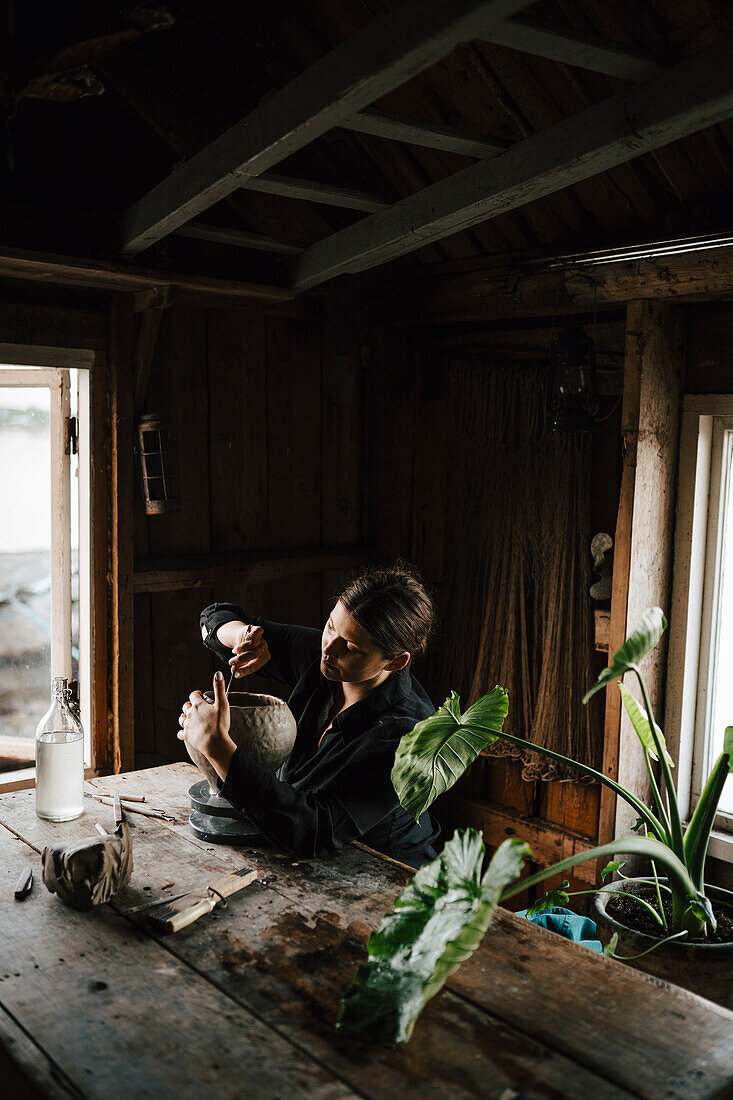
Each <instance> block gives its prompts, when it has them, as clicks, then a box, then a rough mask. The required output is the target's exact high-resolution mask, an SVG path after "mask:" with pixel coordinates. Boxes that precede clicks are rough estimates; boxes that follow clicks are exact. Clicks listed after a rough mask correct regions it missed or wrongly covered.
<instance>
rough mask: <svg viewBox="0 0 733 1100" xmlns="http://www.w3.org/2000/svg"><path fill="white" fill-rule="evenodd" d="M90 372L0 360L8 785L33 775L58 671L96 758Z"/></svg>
mask: <svg viewBox="0 0 733 1100" xmlns="http://www.w3.org/2000/svg"><path fill="white" fill-rule="evenodd" d="M87 425H88V371H85V370H76V369H65V368H45V367H44V368H33V367H7V368H6V367H2V366H0V469H1V470H2V477H0V515H2V517H3V520H2V523H0V786H2V785H7V783H8V782H9V781H13V785H17V784H18V783H19V782H20V781H22V780H25V779H27V778H30V777H32V775H33V769H32V764H33V759H34V734H35V727H36V725H37V723H38V721H39V719H40V718H41V717H42V716H43V714H44V713H45V711H46V710H47V708H48V706H49V702H50V685H51V678H52V677H53V676H66V677H68V678H69V679H73V680H76V681H77V682H78V683H79V695H80V703H81V708H82V722H83V724H84V729H85V733H86V735H87V744H86V746H85V750H86V751H85V760H86V761H87V762H89V760H90V745H89V733H90V713H89V700H90V692H89V682H90V675H89V656H90V647H89V634H90V630H89V491H88V486H89V461H88V447H87V438H88V432H87Z"/></svg>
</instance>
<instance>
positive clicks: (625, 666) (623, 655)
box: [583, 607, 667, 703]
mask: <svg viewBox="0 0 733 1100" xmlns="http://www.w3.org/2000/svg"><path fill="white" fill-rule="evenodd" d="M666 629H667V620H666V619H665V617H664V612H663V611H662V609H661V607H648V608H647V609H646V611H645V612H644V614H643V615H642V616H641V622H640V623H639V625H638V626H637V628H636V630H634V631H633V632H632V633H631V634H629V636H628V638H627V639H626V641H625V642H624V644H623V645H622V646H621V648H620V649H618V650H617V651H616V652H615V653H614V655H613V661H612V662H611V664H610V665H609V666H608V667H607V668H604V670H603V672H602V673H601V674H600V676H599V677H598V679H597V680H596V682H595V684H594V685H593V687H592V688H591V689H590V691H587V692H586V693H585V695H584V696H583V702H584V703H587V702H588V700H589V699H590V698H591V696H592V695H595V693H596V692H597V691H600V690H601V688H604V687H607V686H608V685H609V684H610V683H611V682H612V681H613V680H615V679H616V678H617V677H619V676H623V674H624V673H625V672H627V671H628V670H629V669H630V668H631V667H632V665H638V663H639V661H641V659H642V658H643V657H646V655H647V653H651V651H652V650H653V649H654V647H655V645H656V644H657V642H658V641H659V639H660V638H661V637H662V634H663V633H664V631H665V630H666Z"/></svg>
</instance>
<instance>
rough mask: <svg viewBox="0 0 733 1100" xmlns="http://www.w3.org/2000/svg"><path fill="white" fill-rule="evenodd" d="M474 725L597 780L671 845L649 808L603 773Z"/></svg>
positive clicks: (497, 731) (521, 738)
mask: <svg viewBox="0 0 733 1100" xmlns="http://www.w3.org/2000/svg"><path fill="white" fill-rule="evenodd" d="M472 725H473V726H475V728H476V729H480V730H483V731H484V732H485V733H493V734H494V735H495V736H496V737H503V738H504V740H505V741H511V742H512V744H514V745H521V746H522V748H525V749H531V750H532V752H538V753H540V754H541V755H542V756H548V757H549V758H550V759H551V760H559V761H560V762H561V763H562V764H567V765H569V767H571V768H574V769H575V770H576V771H577V772H579V774H580V775H587V776H588V777H589V778H592V779H597V780H598V782H599V783H603V784H604V785H605V786H606V787H610V788H611V790H612V791H615V793H616V794H617V795H619V797H620V798H623V799H624V801H625V802H628V804H629V806H631V808H632V809H634V810H636V812H637V813H638V815H639V817H640V818H641V819H642V821H644V822H645V823H646V824H647V825H648V826H649V829H650V830H651V832H652V833H653V834H654V836H655V837H656V838H657V840H659V841H660V842H661V843H662V844H668V843H669V840H668V837H667V836H666V834H665V830H664V826H663V825H662V824H661V822H659V821H657V819H656V817H655V816H654V814H653V813H652V811H651V810H650V809H649V807H648V806H645V805H644V803H643V802H642V801H641V799H640V798H637V797H636V795H634V794H632V793H631V792H630V791H627V790H626V789H625V788H624V787H622V786H621V784H620V783H616V782H615V780H613V779H609V777H608V776H607V775H604V774H603V772H599V771H597V770H596V769H595V768H591V767H590V766H589V765H588V764H579V763H578V761H577V760H571V759H570V758H569V757H567V756H563V755H562V753H559V752H554V751H553V750H552V749H546V748H545V747H544V745H534V744H532V742H531V741H525V739H524V738H523V737H515V735H514V734H513V733H504V731H503V730H492V729H489V727H488V726H482V725H481V724H480V723H479V722H474V723H472Z"/></svg>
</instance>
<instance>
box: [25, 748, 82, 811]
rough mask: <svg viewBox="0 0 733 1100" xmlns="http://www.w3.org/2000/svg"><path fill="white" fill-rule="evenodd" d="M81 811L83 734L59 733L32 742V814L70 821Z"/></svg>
mask: <svg viewBox="0 0 733 1100" xmlns="http://www.w3.org/2000/svg"><path fill="white" fill-rule="evenodd" d="M83 812H84V735H83V734H75V733H71V732H70V731H68V730H62V731H61V732H55V733H43V734H41V736H40V737H39V738H38V740H37V741H36V813H37V814H38V816H39V817H42V818H44V819H45V820H46V821H71V820H72V818H75V817H80V816H81V814H83Z"/></svg>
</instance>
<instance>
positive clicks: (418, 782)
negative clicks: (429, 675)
mask: <svg viewBox="0 0 733 1100" xmlns="http://www.w3.org/2000/svg"><path fill="white" fill-rule="evenodd" d="M508 706H509V704H508V695H507V692H506V691H505V689H504V688H502V687H498V686H497V687H495V688H492V690H491V691H490V692H489V693H488V695H484V696H483V698H481V699H479V700H477V702H475V703H474V704H473V706H472V707H469V708H468V710H467V711H466V713H465V714H461V708H460V700H459V698H458V695H457V694H456V692H455V691H452V692H451V693H450V695H449V696H448V698H447V699H446V701H445V702H444V703H443V706H442V707H439V708H438V710H437V711H436V712H435V714H432V715H431V716H430V717H429V718H424V719H423V720H422V722H418V723H417V725H416V726H415V727H414V729H412V730H411V731H410V732H409V733H406V734H405V735H404V737H403V738H402V740H401V741H400V743H399V745H398V747H397V752H396V754H395V762H394V767H393V768H392V784H393V786H394V789H395V791H396V792H397V797H398V798H399V800H400V803H401V805H402V806H403V807H404V809H406V810H407V812H408V813H409V814H412V816H413V817H414V818H415V820H416V821H417V820H418V819H419V817H420V815H421V814H422V813H424V812H425V810H427V808H428V807H429V806H430V805H431V804H432V803H433V802H434V801H435V799H436V798H437V797H438V796H439V795H441V794H444V793H445V791H447V790H448V788H449V787H452V786H453V784H454V783H455V782H456V780H457V779H460V777H461V776H462V775H463V773H464V772H465V770H466V768H467V767H468V766H469V765H470V764H472V763H473V762H474V760H475V759H476V757H477V756H478V755H479V753H480V752H481V751H482V749H485V748H486V746H487V745H489V744H491V742H492V741H495V740H496V732H492V731H499V730H501V727H502V724H503V722H504V719H505V718H506V716H507V710H508Z"/></svg>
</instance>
